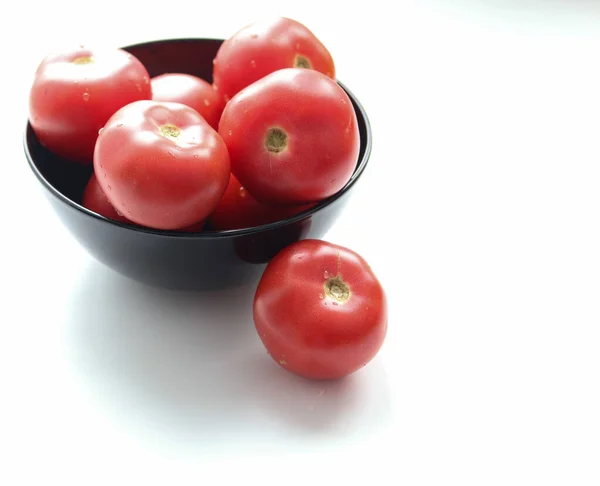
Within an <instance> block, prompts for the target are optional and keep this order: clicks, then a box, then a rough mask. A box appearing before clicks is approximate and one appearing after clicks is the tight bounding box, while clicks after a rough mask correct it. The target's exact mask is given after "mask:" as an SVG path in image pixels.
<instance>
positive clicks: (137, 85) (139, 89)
mask: <svg viewBox="0 0 600 486" xmlns="http://www.w3.org/2000/svg"><path fill="white" fill-rule="evenodd" d="M135 87H136V88H137V90H138V91H142V87H141V86H140V85H139V83H135Z"/></svg>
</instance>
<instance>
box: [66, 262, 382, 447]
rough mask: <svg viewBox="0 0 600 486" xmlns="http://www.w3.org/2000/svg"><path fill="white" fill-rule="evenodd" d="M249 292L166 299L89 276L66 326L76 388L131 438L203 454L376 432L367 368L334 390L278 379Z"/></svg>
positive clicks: (375, 369) (378, 400) (373, 382)
mask: <svg viewBox="0 0 600 486" xmlns="http://www.w3.org/2000/svg"><path fill="white" fill-rule="evenodd" d="M254 289H255V287H254V286H252V285H250V286H247V287H244V288H241V289H235V290H227V291H220V292H214V293H207V294H202V293H174V292H167V291H163V290H160V289H154V288H150V287H146V286H143V285H141V284H138V283H135V282H132V281H130V280H128V279H125V278H123V277H121V276H119V275H116V274H115V273H113V272H111V271H109V270H106V269H104V268H102V267H100V266H99V265H94V266H92V267H90V269H89V270H88V271H86V272H85V273H84V274H83V275H82V279H81V282H80V283H79V285H78V286H77V291H76V292H74V293H73V296H72V299H73V301H72V304H71V305H70V307H69V308H70V315H69V316H68V317H67V318H68V322H67V329H68V336H67V337H68V348H67V353H68V359H69V361H70V364H71V365H72V369H73V372H74V374H75V376H76V379H77V380H78V382H79V386H82V387H84V388H85V389H88V390H87V392H89V393H91V395H92V396H93V400H94V406H97V407H99V410H100V413H106V414H107V415H108V416H109V417H110V420H116V421H120V422H122V424H121V425H124V426H125V427H126V428H127V429H128V430H129V432H130V433H131V434H133V435H134V436H135V437H136V438H137V439H141V440H146V439H147V438H148V437H150V436H154V437H155V438H156V439H157V440H160V441H168V442H172V443H174V444H175V445H184V446H186V447H187V446H192V447H193V448H197V447H199V448H210V449H211V450H213V451H214V449H215V448H218V447H219V446H220V444H221V445H222V446H227V447H229V448H231V447H232V446H233V448H234V449H235V448H237V447H248V446H249V445H259V446H260V443H261V442H263V441H264V440H266V439H272V438H273V437H280V438H283V439H288V440H292V441H297V440H299V439H302V438H303V437H306V435H307V434H314V433H317V434H328V437H329V438H330V439H331V438H332V437H335V435H336V434H337V435H339V436H340V437H341V438H343V437H344V436H348V435H350V436H352V435H353V434H359V435H361V434H364V433H366V432H369V430H370V429H371V428H373V427H377V426H379V425H382V424H385V423H386V421H387V420H388V419H389V414H390V403H389V394H388V389H387V383H386V380H385V376H384V375H381V374H382V373H383V370H382V368H381V367H380V366H378V362H377V360H376V361H374V362H373V363H372V364H371V365H370V366H369V367H368V368H365V370H364V371H361V372H358V373H356V374H354V375H352V376H350V377H348V378H346V379H344V380H339V381H332V382H313V381H309V380H305V379H303V378H300V377H297V376H295V375H292V374H291V373H289V372H287V371H285V370H283V369H282V368H280V367H279V366H277V365H276V364H275V363H274V362H272V360H271V359H270V358H269V357H268V356H267V354H266V351H265V349H264V348H263V346H262V344H261V343H260V341H259V339H258V337H257V335H256V331H255V329H254V325H253V322H252V299H253V297H254ZM378 375H381V376H378ZM332 434H333V435H332Z"/></svg>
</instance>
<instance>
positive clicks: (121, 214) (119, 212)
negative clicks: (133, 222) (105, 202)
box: [115, 203, 125, 217]
mask: <svg viewBox="0 0 600 486" xmlns="http://www.w3.org/2000/svg"><path fill="white" fill-rule="evenodd" d="M121 204H123V203H121ZM115 211H117V214H118V215H119V216H121V217H123V216H125V215H124V214H123V213H122V212H121V211H119V210H118V209H115Z"/></svg>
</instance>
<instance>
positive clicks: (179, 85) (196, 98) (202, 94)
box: [151, 73, 225, 130]
mask: <svg viewBox="0 0 600 486" xmlns="http://www.w3.org/2000/svg"><path fill="white" fill-rule="evenodd" d="M151 86H152V99H153V100H154V101H174V102H176V103H183V104H184V105H187V106H189V107H191V108H193V109H194V110H196V111H197V112H198V113H200V114H201V115H202V116H203V117H204V119H205V120H206V121H207V122H208V124H209V125H210V126H211V127H213V128H214V129H215V130H217V129H218V128H219V119H220V118H221V113H222V112H223V108H224V106H225V101H224V100H223V96H222V95H221V94H220V93H219V92H218V91H217V90H216V89H215V88H214V87H213V85H212V84H210V83H207V82H206V81H204V80H203V79H200V78H198V77H196V76H191V75H189V74H178V73H169V74H162V75H160V76H156V77H155V78H152V81H151Z"/></svg>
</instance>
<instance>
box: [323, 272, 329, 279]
mask: <svg viewBox="0 0 600 486" xmlns="http://www.w3.org/2000/svg"><path fill="white" fill-rule="evenodd" d="M323 278H324V279H325V280H327V279H328V278H329V272H328V271H327V270H325V272H324V273H323Z"/></svg>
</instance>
